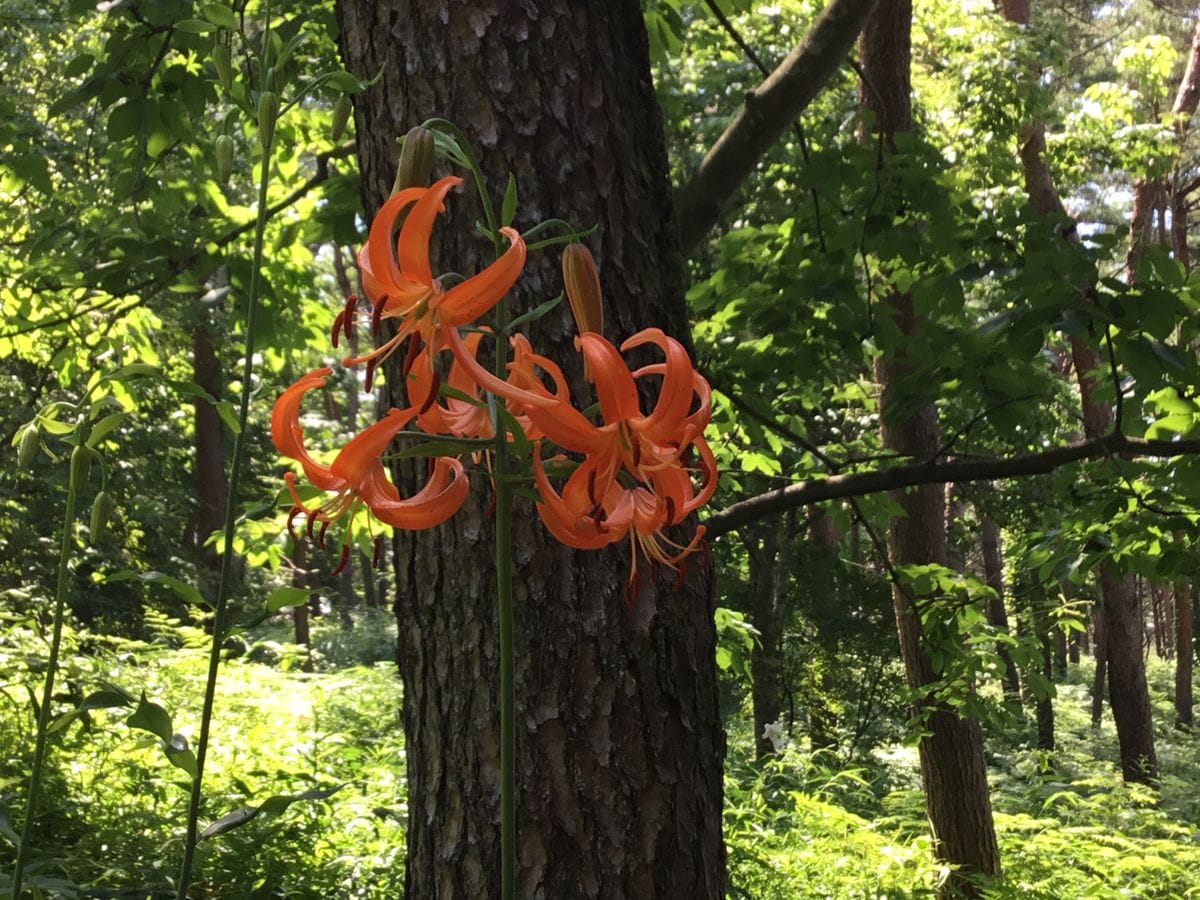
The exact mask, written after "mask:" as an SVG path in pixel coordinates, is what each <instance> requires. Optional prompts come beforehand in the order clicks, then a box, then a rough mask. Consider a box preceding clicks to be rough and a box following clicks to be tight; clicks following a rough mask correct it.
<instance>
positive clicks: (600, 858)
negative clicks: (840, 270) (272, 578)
mask: <svg viewBox="0 0 1200 900" xmlns="http://www.w3.org/2000/svg"><path fill="white" fill-rule="evenodd" d="M337 12H338V18H339V22H340V25H341V34H340V40H341V45H342V51H343V54H344V57H345V59H346V64H347V68H349V69H350V70H351V71H353V72H355V73H356V74H358V75H360V76H363V77H367V78H369V77H372V76H374V75H375V74H376V73H377V72H380V71H382V73H383V75H382V79H381V80H380V81H379V82H378V83H377V84H375V85H374V86H372V87H371V88H369V89H368V90H367V91H365V92H364V93H362V94H359V95H358V96H357V97H356V123H357V133H358V135H359V136H360V137H359V161H360V165H361V168H362V173H363V184H364V200H365V206H366V212H367V214H368V215H370V214H372V213H373V212H374V211H375V210H376V209H377V208H378V206H379V205H380V203H381V202H382V200H383V199H384V197H385V196H386V195H387V192H388V191H389V189H390V187H391V184H392V181H393V177H394V174H395V173H394V159H395V155H394V153H395V146H396V138H397V136H399V135H403V134H404V133H405V131H406V130H407V129H408V128H409V127H410V126H412V125H414V124H417V123H419V122H421V121H422V120H424V119H425V118H427V117H430V116H445V117H446V118H449V119H451V120H452V121H454V122H456V123H457V124H458V125H459V127H461V128H462V129H463V130H464V131H465V133H466V134H467V135H468V136H469V137H470V139H471V140H472V141H474V142H475V143H476V146H477V147H478V149H479V151H480V156H481V163H482V165H483V168H484V171H485V176H486V179H487V182H488V186H489V188H490V189H491V191H492V195H493V197H494V198H496V200H497V201H498V200H499V197H500V195H501V194H503V192H504V186H505V183H506V181H507V177H508V173H509V172H510V171H511V172H512V173H513V174H514V176H515V179H516V183H517V187H518V198H519V202H518V206H517V218H516V220H515V223H514V224H515V226H516V227H517V228H519V229H525V228H528V227H530V226H531V225H532V224H534V223H535V222H537V221H539V220H542V219H545V218H549V217H551V216H555V217H561V218H563V219H566V220H567V221H570V222H572V223H574V224H576V225H578V226H581V227H589V226H591V225H593V224H595V225H598V226H599V229H598V232H597V234H596V235H595V236H594V237H593V238H591V239H589V242H590V244H591V246H592V247H593V249H595V250H598V252H597V254H596V255H597V257H598V259H599V260H600V262H601V283H602V286H603V288H604V290H605V300H606V309H605V318H606V322H607V325H608V327H607V329H606V330H607V332H608V336H609V337H610V338H615V339H618V340H620V339H623V338H625V337H627V336H628V335H630V334H631V333H633V332H634V331H636V330H638V329H641V328H644V327H647V326H651V325H655V326H659V327H662V328H663V329H664V330H666V331H667V332H669V333H670V334H672V335H673V336H675V337H676V338H678V339H680V340H681V341H683V342H684V343H685V344H686V343H688V328H687V321H686V318H685V305H684V301H683V293H682V288H681V283H680V281H681V272H682V268H681V256H680V253H679V249H678V235H677V231H676V228H675V223H674V219H673V214H672V209H671V195H670V188H669V182H668V173H667V163H666V155H665V150H664V143H663V136H662V129H661V123H660V120H659V112H658V108H657V105H656V102H655V99H654V93H653V88H652V85H651V81H650V69H649V57H648V50H647V45H646V35H645V31H644V27H643V24H642V15H641V9H640V7H639V5H638V4H637V3H635V2H633V0H621V2H617V3H611V4H570V5H567V4H559V3H549V2H544V0H529V2H526V3H523V4H520V5H517V4H508V3H500V2H498V0H483V2H477V0H476V2H448V3H442V4H411V3H403V2H399V0H390V2H382V3H375V2H368V0H341V2H339V3H338V5H337ZM440 171H445V170H444V169H442V170H440ZM479 218H480V212H479V209H478V204H477V202H476V201H475V200H474V198H473V197H472V195H471V193H470V192H469V191H464V192H461V193H456V194H455V195H453V196H452V197H450V198H449V200H448V202H447V204H446V214H445V215H444V216H442V217H441V218H440V219H439V221H438V224H437V226H436V227H435V229H434V245H435V246H434V250H435V251H436V252H435V258H436V259H437V260H439V267H440V268H441V269H443V270H450V269H453V270H455V271H459V272H464V273H470V272H473V271H477V270H478V268H479V267H480V266H481V265H483V264H484V263H486V262H487V261H489V260H490V253H489V250H490V248H489V245H488V243H487V241H485V240H481V239H480V238H479V236H478V235H477V234H476V233H475V229H474V224H473V223H474V222H475V221H476V220H477V219H479ZM558 257H559V254H558V253H557V252H556V251H550V252H540V253H533V254H531V256H530V260H529V263H528V264H527V266H526V269H525V274H524V275H523V276H522V279H521V281H520V282H519V283H518V287H517V290H516V292H515V295H514V301H515V308H516V310H517V311H518V312H520V311H523V310H527V309H529V308H531V307H532V306H533V305H534V304H536V303H540V302H542V301H545V300H547V299H549V298H551V297H554V296H556V295H557V294H559V292H560V290H561V278H560V274H559V259H558ZM529 330H530V332H531V338H532V340H533V342H534V344H535V346H537V347H538V349H539V352H541V353H544V354H545V355H547V356H550V357H552V358H555V359H557V360H558V361H560V362H561V363H564V370H565V371H566V372H567V374H568V377H569V378H571V379H572V381H573V384H574V387H575V389H577V390H579V389H581V387H582V382H581V381H580V379H579V373H580V366H579V363H578V362H577V354H576V353H575V351H574V350H573V347H572V339H573V336H574V326H573V324H572V323H571V321H570V319H569V312H568V311H567V310H566V309H565V304H564V307H563V308H561V309H559V310H557V311H555V312H554V313H553V314H551V315H549V316H547V317H545V318H542V319H540V320H538V321H537V322H535V323H533V324H531V326H530V329H529ZM387 376H388V386H389V388H390V389H391V390H392V391H393V396H394V395H395V394H396V393H397V392H398V391H397V389H398V387H399V385H400V384H401V381H400V379H398V378H397V377H396V376H397V373H396V372H395V371H389V372H388V373H387ZM581 394H582V391H581ZM394 474H396V473H394ZM480 487H481V488H483V489H482V490H479V491H475V492H474V493H473V495H472V497H471V498H469V499H468V502H467V504H466V505H465V506H464V508H463V509H462V510H460V512H459V513H458V514H457V515H456V517H455V518H454V519H452V520H451V521H450V522H449V523H447V524H445V525H442V526H440V527H439V528H436V529H433V530H432V531H428V532H417V533H400V534H397V536H396V539H395V544H394V547H395V561H394V562H395V571H396V579H397V583H396V598H397V600H396V611H397V617H398V620H399V633H400V646H399V648H398V657H399V663H400V672H401V676H402V678H403V681H404V689H405V700H404V729H405V738H406V745H407V750H408V757H407V772H408V804H409V820H408V832H407V841H408V860H407V867H406V885H407V895H408V896H409V897H421V898H450V897H454V898H459V897H496V896H499V893H500V889H499V875H500V865H499V862H500V860H499V856H500V854H499V832H498V821H499V721H498V705H497V692H498V685H499V679H498V673H497V653H496V643H497V641H496V633H497V626H496V621H495V613H494V610H495V602H494V598H495V589H494V576H493V573H492V565H491V560H492V555H493V546H492V527H491V524H490V520H489V517H488V516H487V515H485V509H486V506H487V504H488V497H487V491H486V488H485V487H484V482H483V481H482V479H480ZM513 524H514V548H513V557H514V560H515V561H516V564H517V572H516V577H515V585H514V594H515V596H514V600H515V604H514V605H515V616H516V690H517V723H518V724H517V794H518V796H517V818H518V838H517V847H518V894H519V895H520V896H522V897H547V898H557V897H579V898H599V897H604V898H626V897H638V898H657V897H664V898H666V897H695V898H718V897H721V896H723V893H724V847H723V844H722V840H721V810H722V793H721V791H722V785H721V780H722V753H723V750H724V738H723V735H722V731H721V722H720V717H719V712H718V706H717V682H716V664H715V657H714V652H715V640H716V636H715V630H714V627H713V618H712V616H713V596H712V586H711V573H710V571H709V568H708V566H707V565H706V564H702V563H701V562H700V561H699V560H698V558H693V559H690V560H689V561H688V567H687V578H686V581H685V583H684V584H683V586H682V587H681V588H680V589H679V590H673V589H672V585H673V583H674V578H673V576H672V577H671V578H667V579H661V578H660V579H658V580H655V581H654V582H653V583H651V584H648V585H646V586H645V587H644V588H643V589H642V591H641V594H640V596H639V597H638V598H637V599H636V601H635V602H634V603H633V604H631V605H627V604H626V603H625V600H624V581H625V577H626V574H627V572H628V569H629V556H628V549H627V548H626V547H625V546H623V545H622V546H618V547H615V548H611V549H609V550H607V551H602V552H592V553H581V552H575V551H572V550H569V549H568V548H566V547H564V546H562V545H560V544H558V543H557V542H556V541H554V540H553V539H552V538H551V537H550V536H549V535H548V534H547V533H546V532H545V531H544V529H543V528H542V526H541V524H540V523H539V522H538V520H537V517H536V513H535V512H534V510H533V507H532V504H530V503H528V502H527V501H523V500H522V501H518V503H517V504H516V506H515V509H514V523H513ZM681 537H686V535H685V534H676V535H675V539H677V540H678V539H679V538H681Z"/></svg>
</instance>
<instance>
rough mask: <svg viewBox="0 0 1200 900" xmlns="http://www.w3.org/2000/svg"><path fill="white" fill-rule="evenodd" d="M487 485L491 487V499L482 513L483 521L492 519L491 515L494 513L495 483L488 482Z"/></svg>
mask: <svg viewBox="0 0 1200 900" xmlns="http://www.w3.org/2000/svg"><path fill="white" fill-rule="evenodd" d="M488 484H490V485H491V486H492V498H491V499H490V500H489V501H488V505H487V509H485V510H484V511H483V517H484V518H485V519H490V518H491V517H492V513H494V512H495V511H496V482H494V481H489V482H488Z"/></svg>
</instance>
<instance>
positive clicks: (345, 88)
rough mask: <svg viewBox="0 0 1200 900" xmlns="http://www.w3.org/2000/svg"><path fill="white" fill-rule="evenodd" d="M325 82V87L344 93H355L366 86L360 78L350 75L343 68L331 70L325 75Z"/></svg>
mask: <svg viewBox="0 0 1200 900" xmlns="http://www.w3.org/2000/svg"><path fill="white" fill-rule="evenodd" d="M325 84H326V86H327V87H331V88H333V89H334V90H338V91H341V92H342V93H344V94H356V93H358V92H359V91H361V90H362V89H363V88H365V87H366V86H367V85H366V83H365V82H364V81H363V80H362V79H361V78H357V77H355V76H354V75H351V74H350V73H349V72H347V71H346V70H345V69H342V70H339V71H337V72H331V73H330V74H329V75H328V76H327V77H326V79H325Z"/></svg>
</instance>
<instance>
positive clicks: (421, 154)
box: [392, 125, 435, 194]
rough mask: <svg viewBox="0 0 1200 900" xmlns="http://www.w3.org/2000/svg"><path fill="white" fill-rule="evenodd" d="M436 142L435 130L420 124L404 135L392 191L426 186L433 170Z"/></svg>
mask: <svg viewBox="0 0 1200 900" xmlns="http://www.w3.org/2000/svg"><path fill="white" fill-rule="evenodd" d="M434 148H435V144H434V142H433V132H432V131H430V130H429V129H428V128H423V127H421V126H420V125H418V126H417V127H416V128H413V129H412V130H410V131H409V132H408V134H407V135H405V136H404V146H403V147H401V148H400V164H399V165H398V166H397V167H396V183H395V184H393V185H392V193H393V194H394V193H396V192H397V191H401V190H403V189H404V188H409V187H426V186H428V184H429V175H430V173H431V172H432V171H433V154H434Z"/></svg>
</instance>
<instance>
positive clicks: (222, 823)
mask: <svg viewBox="0 0 1200 900" xmlns="http://www.w3.org/2000/svg"><path fill="white" fill-rule="evenodd" d="M257 815H258V807H257V806H243V807H240V808H239V809H235V810H234V811H233V812H228V813H225V815H223V816H221V818H219V819H217V820H216V821H214V822H212V823H211V824H210V825H209V826H208V827H207V828H205V829H204V830H203V831H201V832H200V839H201V840H203V839H205V838H210V837H216V836H217V835H218V834H224V833H225V832H227V831H233V829H235V828H238V827H240V826H242V825H245V824H246V823H247V822H249V821H250V820H251V819H253V818H254V817H255V816H257Z"/></svg>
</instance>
